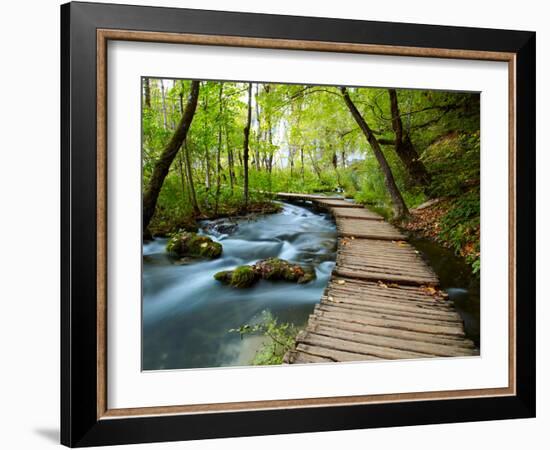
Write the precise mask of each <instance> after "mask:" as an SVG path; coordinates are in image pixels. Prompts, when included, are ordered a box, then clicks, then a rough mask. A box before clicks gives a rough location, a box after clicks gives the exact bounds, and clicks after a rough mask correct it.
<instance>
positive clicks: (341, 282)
mask: <svg viewBox="0 0 550 450" xmlns="http://www.w3.org/2000/svg"><path fill="white" fill-rule="evenodd" d="M336 283H337V284H346V281H345V280H338V281H336Z"/></svg>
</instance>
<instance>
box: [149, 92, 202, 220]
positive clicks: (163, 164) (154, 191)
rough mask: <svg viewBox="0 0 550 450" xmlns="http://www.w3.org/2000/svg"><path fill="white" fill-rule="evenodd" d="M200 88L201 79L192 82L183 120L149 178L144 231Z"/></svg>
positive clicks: (192, 115)
mask: <svg viewBox="0 0 550 450" xmlns="http://www.w3.org/2000/svg"><path fill="white" fill-rule="evenodd" d="M199 88H200V82H199V81H192V82H191V92H190V94H189V98H188V100H187V105H186V107H185V111H184V113H183V115H182V116H181V120H180V121H179V123H178V126H177V128H176V130H175V131H174V134H173V135H172V138H171V139H170V141H169V142H168V144H167V145H166V147H165V148H164V150H163V151H162V153H161V155H160V157H159V159H158V160H157V162H156V163H155V166H154V168H153V173H152V175H151V178H150V180H149V184H148V186H147V189H146V190H145V193H144V194H143V231H145V230H147V227H148V226H149V222H150V221H151V218H152V217H153V214H154V213H155V208H156V206H157V200H158V196H159V193H160V190H161V188H162V185H163V183H164V179H165V178H166V175H168V171H169V170H170V166H171V165H172V162H173V161H174V158H175V157H176V155H177V153H178V150H179V148H180V147H181V145H182V143H183V142H184V141H185V138H186V136H187V132H188V131H189V128H190V127H191V122H192V121H193V117H194V115H195V110H196V108H197V100H198V98H199Z"/></svg>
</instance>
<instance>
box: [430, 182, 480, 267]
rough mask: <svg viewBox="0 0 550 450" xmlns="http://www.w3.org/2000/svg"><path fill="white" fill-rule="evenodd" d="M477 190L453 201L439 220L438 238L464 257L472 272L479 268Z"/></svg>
mask: <svg viewBox="0 0 550 450" xmlns="http://www.w3.org/2000/svg"><path fill="white" fill-rule="evenodd" d="M479 215H480V211H479V190H472V191H470V192H468V193H467V194H465V195H464V196H462V197H460V198H458V199H456V200H455V201H453V203H452V206H451V208H449V210H448V212H447V214H445V215H444V216H443V218H442V219H441V222H440V226H441V231H440V233H439V238H440V239H441V240H443V241H445V242H446V243H448V244H450V246H451V247H452V248H453V249H454V250H455V252H456V253H457V254H462V255H464V256H465V257H466V260H467V261H468V263H469V264H471V265H472V270H473V272H474V273H478V272H479V269H480V254H479V251H480V245H479V224H480V223H479Z"/></svg>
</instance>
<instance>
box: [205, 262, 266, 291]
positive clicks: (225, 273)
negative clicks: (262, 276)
mask: <svg viewBox="0 0 550 450" xmlns="http://www.w3.org/2000/svg"><path fill="white" fill-rule="evenodd" d="M214 278H215V279H216V280H217V281H221V282H222V283H225V284H229V285H230V286H233V287H236V288H247V287H250V286H252V285H253V284H254V283H256V281H258V280H259V277H258V274H257V273H256V272H255V271H254V268H253V267H252V266H239V267H237V268H236V269H235V270H222V271H221V272H218V273H216V274H215V275H214Z"/></svg>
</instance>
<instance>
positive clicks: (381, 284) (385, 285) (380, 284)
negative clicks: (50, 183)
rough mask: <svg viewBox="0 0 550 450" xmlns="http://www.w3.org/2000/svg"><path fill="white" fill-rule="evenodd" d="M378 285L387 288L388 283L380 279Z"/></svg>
mask: <svg viewBox="0 0 550 450" xmlns="http://www.w3.org/2000/svg"><path fill="white" fill-rule="evenodd" d="M378 286H380V287H382V288H384V289H387V288H388V285H387V284H386V283H383V282H382V281H378Z"/></svg>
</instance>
